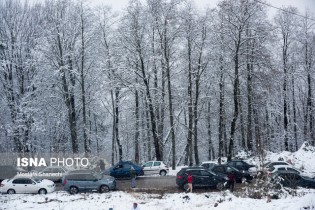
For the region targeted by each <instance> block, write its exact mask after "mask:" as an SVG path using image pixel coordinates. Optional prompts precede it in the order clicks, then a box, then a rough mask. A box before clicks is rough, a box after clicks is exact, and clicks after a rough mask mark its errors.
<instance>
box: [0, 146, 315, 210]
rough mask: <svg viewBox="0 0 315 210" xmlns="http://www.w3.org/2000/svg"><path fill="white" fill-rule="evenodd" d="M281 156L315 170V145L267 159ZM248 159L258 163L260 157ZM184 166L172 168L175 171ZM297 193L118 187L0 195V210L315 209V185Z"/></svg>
mask: <svg viewBox="0 0 315 210" xmlns="http://www.w3.org/2000/svg"><path fill="white" fill-rule="evenodd" d="M279 157H281V158H283V159H284V161H288V160H289V159H290V161H291V162H292V163H293V165H294V166H295V167H297V168H299V169H301V168H303V169H304V170H305V171H309V172H312V173H313V172H315V164H314V163H315V149H314V148H313V147H309V146H306V145H303V146H302V147H301V149H300V150H298V151H297V152H294V153H289V152H282V153H278V154H276V153H267V155H266V157H265V159H266V161H276V160H278V159H279ZM248 161H249V162H252V163H255V164H257V165H259V161H258V158H252V159H250V160H248ZM181 168H182V167H177V169H176V170H174V171H172V170H171V171H170V173H169V174H168V175H176V173H177V172H178V171H179V170H180V169H181ZM296 192H297V193H296V195H295V196H291V195H289V194H282V195H281V197H280V199H272V200H271V202H267V199H266V198H263V199H251V198H246V197H244V196H243V195H242V194H241V193H239V194H237V193H235V194H231V193H230V192H229V191H224V192H208V193H188V194H185V193H173V194H170V193H166V194H163V195H159V194H146V193H139V192H131V193H130V192H122V191H115V192H110V193H106V194H98V193H87V194H78V195H69V194H68V193H66V192H62V191H59V192H54V193H51V194H47V195H22V194H20V195H5V194H3V195H0V210H20V209H21V210H22V209H23V210H27V209H30V210H34V209H35V210H37V209H39V210H42V209H45V210H81V209H82V210H109V209H110V208H113V210H125V209H126V210H129V209H131V207H132V204H133V203H134V202H136V203H138V204H139V206H140V209H141V210H194V209H198V210H204V209H205V210H206V209H218V210H219V209H224V210H227V209H229V210H230V209H233V210H244V209H246V210H302V209H303V210H304V209H305V210H315V189H312V190H308V189H298V190H297V191H296Z"/></svg>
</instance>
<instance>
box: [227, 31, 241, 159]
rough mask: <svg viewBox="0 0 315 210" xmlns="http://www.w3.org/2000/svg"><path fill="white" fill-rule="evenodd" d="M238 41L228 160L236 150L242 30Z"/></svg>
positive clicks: (235, 57) (235, 56)
mask: <svg viewBox="0 0 315 210" xmlns="http://www.w3.org/2000/svg"><path fill="white" fill-rule="evenodd" d="M238 36H239V37H238V41H237V43H236V51H235V55H234V84H233V98H234V114H233V118H232V122H231V130H230V139H229V150H228V155H227V158H228V160H231V159H232V155H233V150H234V135H235V128H236V121H237V118H238V111H239V107H238V105H239V103H238V98H239V73H238V71H239V54H238V53H239V47H240V42H241V32H239V34H238Z"/></svg>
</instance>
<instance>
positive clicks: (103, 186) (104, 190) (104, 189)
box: [100, 185, 110, 193]
mask: <svg viewBox="0 0 315 210" xmlns="http://www.w3.org/2000/svg"><path fill="white" fill-rule="evenodd" d="M109 190H110V189H109V187H108V186H107V185H102V186H101V187H100V193H107V192H109Z"/></svg>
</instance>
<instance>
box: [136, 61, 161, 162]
mask: <svg viewBox="0 0 315 210" xmlns="http://www.w3.org/2000/svg"><path fill="white" fill-rule="evenodd" d="M139 57H140V68H141V73H142V79H143V83H144V86H145V89H146V96H147V100H148V106H149V113H150V119H151V129H152V135H153V141H154V148H155V156H156V160H158V161H161V160H163V152H162V150H161V148H160V147H161V140H160V138H159V136H158V134H157V126H156V121H155V119H156V117H155V113H154V108H153V102H152V98H151V93H150V86H149V81H148V78H147V75H146V72H145V66H144V61H143V58H142V55H140V56H139Z"/></svg>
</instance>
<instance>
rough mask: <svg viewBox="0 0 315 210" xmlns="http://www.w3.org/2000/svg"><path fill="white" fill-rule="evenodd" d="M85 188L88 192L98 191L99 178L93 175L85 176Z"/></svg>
mask: <svg viewBox="0 0 315 210" xmlns="http://www.w3.org/2000/svg"><path fill="white" fill-rule="evenodd" d="M82 176H83V178H84V188H85V190H86V191H92V190H97V185H98V184H97V181H98V180H97V178H96V177H94V176H93V174H83V175H82Z"/></svg>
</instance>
